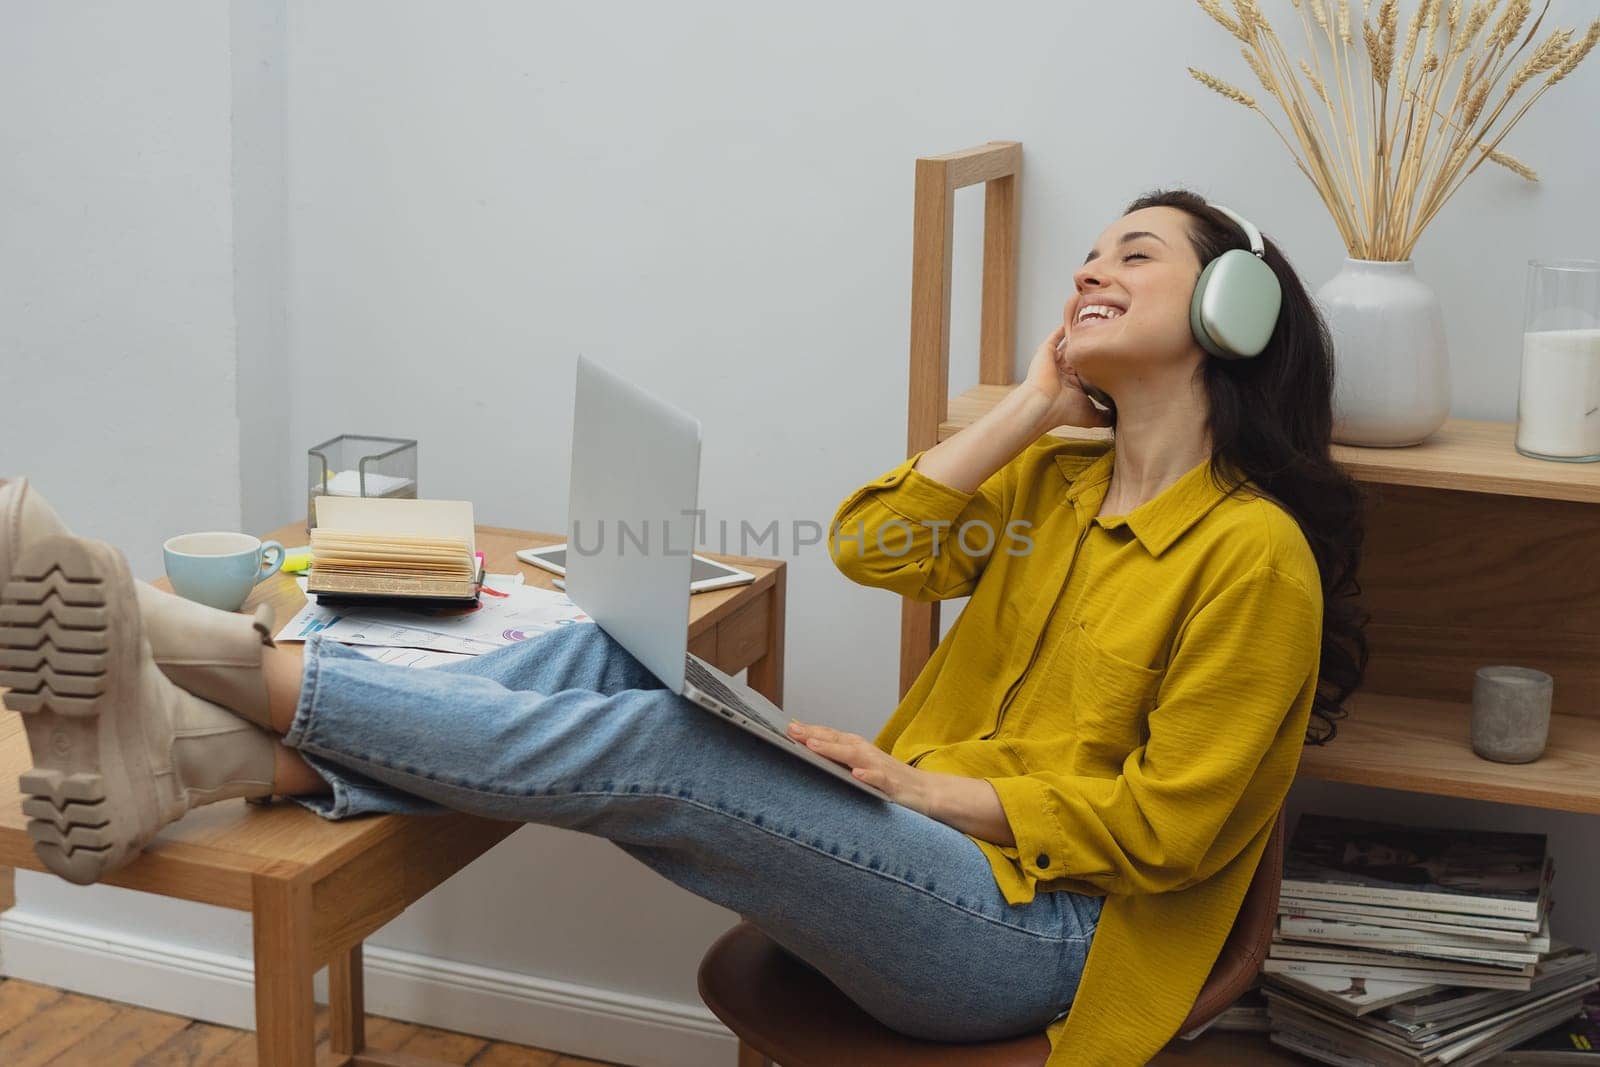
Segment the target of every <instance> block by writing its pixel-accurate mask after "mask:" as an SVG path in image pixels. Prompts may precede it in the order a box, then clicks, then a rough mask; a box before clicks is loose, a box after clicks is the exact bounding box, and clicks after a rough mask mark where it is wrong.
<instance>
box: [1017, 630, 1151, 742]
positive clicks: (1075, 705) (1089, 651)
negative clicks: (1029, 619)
mask: <svg viewBox="0 0 1600 1067" xmlns="http://www.w3.org/2000/svg"><path fill="white" fill-rule="evenodd" d="M1165 674H1166V671H1165V670H1164V669H1159V668H1154V667H1145V666H1142V665H1140V664H1138V663H1135V662H1133V661H1132V660H1130V659H1127V658H1125V657H1124V656H1122V655H1120V654H1118V653H1116V652H1113V651H1111V650H1110V649H1108V648H1106V647H1105V646H1104V645H1103V644H1102V643H1101V641H1100V640H1099V639H1097V638H1096V637H1095V636H1094V635H1093V634H1092V633H1090V632H1089V630H1088V629H1087V628H1085V626H1084V624H1083V623H1082V622H1077V623H1074V624H1073V625H1072V626H1071V627H1070V628H1069V629H1068V630H1067V632H1066V634H1065V635H1064V636H1063V638H1062V640H1061V641H1060V642H1058V644H1057V647H1056V648H1055V650H1054V652H1053V654H1052V655H1051V657H1050V660H1049V663H1048V665H1047V667H1046V673H1045V679H1044V681H1045V686H1044V690H1043V692H1042V693H1041V694H1040V698H1041V703H1043V704H1045V705H1046V706H1049V705H1051V704H1054V705H1055V706H1056V708H1057V709H1058V710H1057V712H1056V714H1058V715H1060V721H1064V722H1067V723H1069V724H1070V728H1071V730H1072V734H1073V738H1074V740H1075V741H1076V742H1077V751H1078V755H1079V762H1080V767H1079V769H1080V770H1090V769H1092V768H1099V769H1101V770H1104V771H1106V772H1108V773H1116V771H1117V770H1118V768H1120V767H1121V766H1122V761H1123V760H1124V759H1126V758H1127V756H1128V753H1130V752H1132V751H1133V750H1134V749H1135V748H1137V747H1139V746H1140V745H1142V744H1144V742H1145V741H1146V740H1147V739H1148V729H1147V725H1146V720H1147V719H1148V717H1149V714H1150V709H1151V708H1153V707H1155V702H1156V695H1157V693H1158V692H1159V690H1160V688H1161V679H1162V678H1163V677H1164V676H1165ZM1063 711H1064V712H1065V714H1062V712H1063ZM1047 714H1048V712H1047Z"/></svg>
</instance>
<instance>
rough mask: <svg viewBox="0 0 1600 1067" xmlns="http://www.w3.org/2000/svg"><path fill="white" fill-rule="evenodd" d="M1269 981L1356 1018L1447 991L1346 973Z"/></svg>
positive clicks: (1290, 976) (1271, 978) (1276, 976)
mask: <svg viewBox="0 0 1600 1067" xmlns="http://www.w3.org/2000/svg"><path fill="white" fill-rule="evenodd" d="M1267 982H1268V983H1269V984H1271V985H1273V986H1278V987H1281V988H1283V989H1287V990H1289V991H1290V992H1291V993H1297V994H1299V995H1300V996H1302V997H1305V998H1306V999H1307V1000H1313V1001H1316V1002H1317V1003H1319V1004H1326V1005H1327V1006H1329V1007H1331V1008H1335V1009H1337V1010H1338V1011H1342V1012H1344V1013H1345V1014H1346V1015H1351V1016H1356V1017H1359V1016H1362V1015H1365V1014H1367V1013H1368V1012H1369V1011H1373V1010H1374V1009H1376V1008H1384V1007H1388V1006H1389V1005H1391V1004H1398V1003H1400V1002H1401V1001H1404V1000H1415V999H1417V998H1418V997H1425V996H1427V995H1428V994H1429V993H1436V992H1438V991H1440V990H1441V989H1443V988H1444V987H1443V986H1440V985H1436V984H1432V983H1427V982H1385V981H1383V980H1382V979H1378V978H1358V977H1355V976H1352V975H1345V974H1340V975H1334V974H1272V975H1268V976H1267Z"/></svg>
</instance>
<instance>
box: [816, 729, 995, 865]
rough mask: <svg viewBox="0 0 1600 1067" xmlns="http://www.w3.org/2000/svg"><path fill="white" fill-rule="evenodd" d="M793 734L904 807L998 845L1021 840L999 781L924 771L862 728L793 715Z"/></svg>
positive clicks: (821, 754)
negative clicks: (887, 749)
mask: <svg viewBox="0 0 1600 1067" xmlns="http://www.w3.org/2000/svg"><path fill="white" fill-rule="evenodd" d="M789 736H790V737H791V738H793V739H794V740H796V741H799V742H801V743H802V744H804V745H805V746H806V747H807V748H809V749H811V751H813V752H815V753H816V754H817V755H819V756H822V757H825V758H826V759H831V760H833V762H835V763H838V764H840V765H842V766H845V767H849V768H850V773H851V774H853V775H855V777H857V778H859V779H860V780H861V781H863V782H865V783H867V784H868V785H870V786H873V787H875V788H877V789H881V790H883V792H884V793H885V794H887V795H888V797H889V799H890V800H892V801H894V802H895V803H896V804H899V805H901V806H902V807H907V808H910V809H911V810H912V811H916V812H920V813H922V814H923V815H926V816H928V817H929V818H930V819H937V820H939V821H940V822H942V823H945V824H947V825H949V826H954V827H955V828H956V829H957V830H960V831H961V832H962V833H964V834H971V835H973V836H974V837H978V838H981V839H983V840H985V841H993V842H994V843H995V844H998V845H1015V844H1016V843H1017V839H1016V837H1015V836H1014V835H1013V834H1012V832H1011V822H1010V820H1009V818H1008V817H1007V816H1006V812H1005V808H1004V807H1002V806H1001V804H1000V796H999V794H998V793H996V792H995V790H994V786H992V785H990V784H989V783H988V781H986V780H985V779H983V778H966V777H963V776H962V775H958V774H942V773H939V772H937V771H924V770H921V769H920V768H917V767H913V766H911V765H910V764H909V763H906V762H904V761H902V760H897V759H895V758H894V757H893V756H891V755H889V753H887V752H885V751H884V750H883V749H881V748H879V747H878V746H877V745H875V744H873V743H872V742H871V741H868V740H867V739H866V738H864V737H862V736H861V735H860V734H850V733H845V732H844V731H843V730H835V729H834V728H833V727H831V726H817V725H815V724H814V723H805V722H800V721H798V720H796V719H791V720H789Z"/></svg>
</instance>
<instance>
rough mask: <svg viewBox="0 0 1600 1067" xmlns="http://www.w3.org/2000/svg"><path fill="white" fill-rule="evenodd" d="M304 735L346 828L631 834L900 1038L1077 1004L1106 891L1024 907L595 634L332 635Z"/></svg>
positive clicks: (993, 1030) (310, 802) (669, 870)
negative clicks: (373, 649)
mask: <svg viewBox="0 0 1600 1067" xmlns="http://www.w3.org/2000/svg"><path fill="white" fill-rule="evenodd" d="M284 742H285V744H287V745H289V746H290V747H292V748H295V749H298V750H299V752H300V754H301V755H302V756H303V757H305V760H306V762H307V763H308V764H310V765H311V766H312V767H313V768H314V769H315V770H316V771H317V772H318V773H319V774H321V775H322V777H324V778H325V779H327V781H328V784H329V785H330V786H331V787H332V794H331V796H330V795H323V796H306V797H298V798H296V799H297V800H299V802H300V803H302V804H304V805H306V806H307V807H309V808H311V809H312V810H313V811H316V812H318V813H319V814H321V815H324V816H326V817H328V818H330V819H338V818H343V817H345V816H350V815H357V814H362V813H368V812H407V813H414V814H427V813H438V812H441V811H444V810H455V811H464V812H469V813H471V814H475V815H481V816H486V817H488V818H492V819H504V820H514V821H519V822H534V823H544V824H546V825H550V826H561V827H565V828H567V829H569V830H578V831H581V832H584V833H589V834H595V835H598V836H600V837H604V838H607V839H608V840H610V841H612V842H614V843H615V844H616V845H617V846H618V847H620V848H621V849H622V850H623V851H625V852H627V853H628V854H629V855H630V856H633V857H634V858H635V859H637V860H639V861H640V862H641V863H643V864H645V865H646V866H647V867H650V868H651V869H653V870H655V871H657V872H658V873H660V874H662V875H664V876H665V877H666V878H668V879H670V880H671V881H673V882H675V883H677V884H678V885H680V886H682V887H683V888H685V889H687V890H689V891H690V892H691V893H694V894H696V895H698V896H701V897H704V898H706V899H707V900H710V901H713V902H715V903H717V904H720V905H722V906H723V907H725V908H729V909H731V910H733V911H736V912H738V913H739V914H741V915H743V916H745V917H746V918H748V919H749V920H750V921H751V922H754V923H755V924H756V925H757V926H759V927H760V928H761V929H762V930H763V931H765V932H766V933H767V934H768V935H769V936H770V937H771V938H772V939H773V940H774V941H776V942H777V943H778V944H780V945H782V946H783V947H784V948H786V949H787V950H788V951H789V952H791V953H793V954H794V955H795V956H797V957H799V958H800V959H801V960H802V961H804V962H805V963H808V964H809V965H811V966H812V967H814V968H816V969H817V970H818V971H820V972H821V973H822V974H824V975H826V976H827V977H828V978H829V979H830V980H832V981H833V983H834V984H835V985H836V986H838V987H839V989H840V990H842V991H843V992H844V993H845V994H846V995H847V996H849V997H850V998H851V999H852V1000H853V1001H855V1002H856V1003H857V1004H859V1005H860V1006H861V1007H862V1008H863V1009H864V1010H866V1011H867V1012H868V1013H870V1014H871V1015H872V1016H874V1017H875V1018H876V1019H878V1020H879V1021H880V1022H882V1023H884V1024H885V1025H887V1026H889V1027H891V1028H893V1029H895V1030H899V1031H901V1032H902V1033H906V1034H910V1035H913V1036H917V1037H922V1038H927V1039H930V1040H939V1041H979V1040H992V1039H996V1038H1000V1037H1008V1036H1014V1035H1017V1034H1023V1033H1029V1032H1037V1031H1039V1030H1041V1029H1042V1028H1043V1027H1044V1026H1045V1025H1046V1024H1047V1023H1049V1022H1050V1021H1051V1020H1052V1019H1055V1018H1057V1017H1058V1016H1060V1015H1061V1014H1063V1013H1064V1012H1065V1011H1066V1009H1067V1007H1068V1006H1069V1005H1070V1004H1071V1001H1072V997H1073V994H1074V993H1075V992H1076V990H1077V987H1078V979H1079V976H1080V975H1081V973H1082V971H1083V966H1084V961H1085V960H1086V959H1087V957H1088V954H1089V943H1090V938H1091V937H1092V936H1093V934H1094V928H1095V924H1096V923H1097V922H1098V921H1099V917H1100V903H1101V902H1100V898H1098V897H1091V896H1080V895H1078V894H1075V893H1065V892H1058V893H1040V894H1039V895H1038V896H1037V897H1036V898H1034V900H1033V901H1031V902H1030V903H1028V904H1024V905H1020V906H1013V905H1010V904H1007V903H1006V901H1005V898H1004V897H1002V896H1001V895H1000V891H999V889H998V888H997V886H996V885H995V881H994V876H993V874H992V873H991V872H990V870H989V865H988V862H987V861H986V860H985V859H984V856H983V853H982V852H980V851H979V849H978V847H977V846H976V845H975V844H973V842H972V841H971V839H969V838H968V837H967V836H966V835H964V834H962V833H961V832H959V831H957V830H955V829H954V828H952V827H950V826H947V825H946V824H944V823H941V822H938V821H936V820H934V819H930V818H928V817H927V816H925V815H920V814H918V813H917V812H914V811H912V810H910V809H909V808H905V807H901V806H900V805H897V804H892V803H890V802H888V801H885V800H879V799H876V798H873V797H870V796H867V795H865V794H863V793H860V792H858V791H856V790H855V789H852V788H851V787H850V786H848V785H846V784H845V783H843V782H839V781H836V780H834V779H833V778H831V777H829V776H828V775H827V774H825V773H823V772H822V771H820V770H818V769H817V768H815V767H811V766H808V765H807V764H805V763H803V762H802V761H800V760H797V759H794V758H793V757H790V756H786V755H784V754H783V753H782V752H780V751H778V750H777V749H776V748H774V747H773V746H772V745H770V744H767V743H766V742H763V741H759V740H757V739H756V738H755V737H752V736H751V735H749V734H747V733H745V732H744V731H743V730H740V729H739V728H738V727H735V726H733V725H731V724H730V723H727V722H725V721H723V720H722V719H721V718H719V717H717V716H715V715H712V714H708V713H707V712H705V711H703V710H702V709H700V708H699V707H697V706H696V705H694V704H692V703H690V702H689V701H687V700H685V699H683V698H682V697H680V696H678V695H676V694H675V693H671V692H669V691H668V690H667V689H666V688H665V687H664V686H662V685H661V683H660V682H658V681H657V680H656V679H655V677H654V676H653V675H651V674H650V673H649V672H648V671H646V670H645V668H644V667H643V666H641V665H640V663H639V661H638V660H636V659H634V658H633V656H632V655H630V654H629V653H628V651H627V650H626V649H624V648H623V647H622V646H621V645H619V644H617V643H616V641H615V640H614V639H613V638H611V637H610V636H609V635H608V634H606V633H605V631H603V630H601V629H600V627H599V626H597V625H595V624H594V623H577V624H572V625H568V626H564V627H561V628H559V629H557V630H555V631H553V632H551V633H548V634H545V635H543V636H541V637H538V638H535V639H534V640H531V641H524V642H521V643H519V644H515V645H511V646H510V647H507V648H503V649H500V650H498V651H496V652H493V653H490V654H488V655H485V656H479V657H477V658H475V659H472V660H469V661H463V662H461V663H455V664H450V665H449V666H445V667H438V668H434V669H431V670H416V669H413V668H410V667H399V666H393V665H389V664H383V663H378V662H377V661H375V660H373V659H371V658H370V657H368V656H366V655H363V654H362V653H360V652H358V651H355V650H353V649H350V648H346V647H345V646H343V645H339V644H335V643H333V642H328V641H323V640H322V639H321V638H319V637H315V636H313V637H312V638H311V639H310V640H309V641H307V643H306V659H305V678H304V684H303V688H302V690H301V694H300V705H299V708H298V709H297V711H296V714H295V718H294V723H293V724H292V726H291V728H290V730H289V733H288V735H287V736H286V737H285V738H284Z"/></svg>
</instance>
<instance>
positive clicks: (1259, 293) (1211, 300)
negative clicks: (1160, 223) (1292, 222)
mask: <svg viewBox="0 0 1600 1067" xmlns="http://www.w3.org/2000/svg"><path fill="white" fill-rule="evenodd" d="M1207 206H1209V207H1211V208H1213V209H1215V210H1216V211H1219V212H1221V213H1222V214H1224V215H1226V216H1228V218H1230V219H1232V220H1233V221H1234V222H1236V223H1238V224H1239V228H1240V229H1242V230H1244V233H1245V236H1246V237H1248V238H1249V239H1250V251H1248V252H1246V251H1245V250H1244V249H1242V248H1230V249H1228V251H1226V252H1224V253H1222V255H1220V256H1218V257H1217V258H1216V259H1213V260H1212V261H1211V262H1210V263H1207V264H1206V268H1205V270H1203V271H1201V272H1200V280H1199V281H1197V282H1195V285H1194V298H1193V299H1192V300H1190V302H1189V328H1190V330H1192V331H1193V333H1194V339H1195V340H1196V341H1198V342H1199V343H1200V347H1201V348H1203V349H1205V350H1206V351H1207V352H1210V353H1211V354H1212V355H1213V356H1221V357H1222V358H1223V359H1248V358H1250V357H1251V356H1258V355H1260V354H1261V351H1262V349H1264V348H1266V347H1267V342H1268V341H1269V340H1270V339H1271V338H1272V329H1273V327H1274V326H1276V325H1277V323H1278V310H1279V308H1280V307H1281V306H1282V304H1283V287H1282V286H1281V285H1279V284H1278V276H1277V275H1276V274H1274V273H1273V271H1272V268H1271V267H1269V266H1267V262H1266V244H1265V242H1263V241H1262V239H1261V231H1260V230H1258V229H1256V228H1255V226H1254V225H1252V224H1251V222H1250V221H1249V220H1248V219H1246V218H1245V217H1244V216H1242V215H1239V214H1238V213H1236V212H1233V211H1230V210H1229V209H1227V208H1225V207H1223V206H1222V205H1221V204H1208V205H1207Z"/></svg>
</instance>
